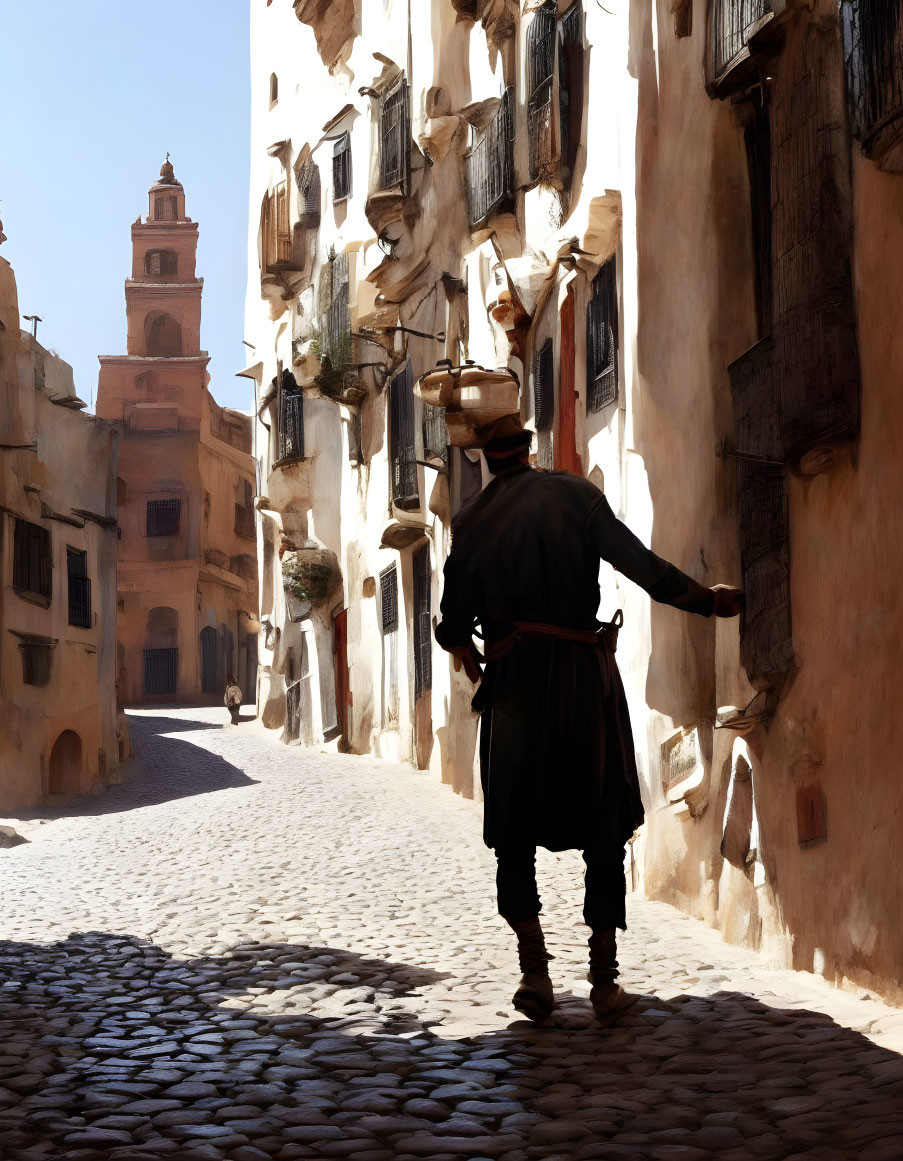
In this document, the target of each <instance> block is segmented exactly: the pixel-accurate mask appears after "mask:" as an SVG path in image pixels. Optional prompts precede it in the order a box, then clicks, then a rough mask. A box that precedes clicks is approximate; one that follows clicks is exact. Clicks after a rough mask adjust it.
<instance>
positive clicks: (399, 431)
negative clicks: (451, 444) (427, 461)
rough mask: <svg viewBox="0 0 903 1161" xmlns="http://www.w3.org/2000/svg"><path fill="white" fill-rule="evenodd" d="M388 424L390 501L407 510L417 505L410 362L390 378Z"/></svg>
mask: <svg viewBox="0 0 903 1161" xmlns="http://www.w3.org/2000/svg"><path fill="white" fill-rule="evenodd" d="M389 423H390V427H389V451H390V455H391V457H392V503H393V504H395V505H396V507H398V508H402V509H404V510H405V511H411V510H412V509H416V508H419V507H420V493H419V490H418V487H417V449H416V444H415V440H414V378H413V373H412V371H411V364H410V363H407V364H406V366H405V367H404V369H403V370H401V371H399V372H398V374H397V375H395V376H394V377H393V379H392V381H391V384H390V386H389Z"/></svg>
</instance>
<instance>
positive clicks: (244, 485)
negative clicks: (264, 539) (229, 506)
mask: <svg viewBox="0 0 903 1161" xmlns="http://www.w3.org/2000/svg"><path fill="white" fill-rule="evenodd" d="M236 492H237V495H236V500H235V524H234V530H235V535H236V536H243V537H244V538H245V539H246V540H254V538H255V537H256V535H257V529H256V527H255V524H254V492H253V489H252V488H251V483H250V481H249V480H239V481H238V488H237V489H236Z"/></svg>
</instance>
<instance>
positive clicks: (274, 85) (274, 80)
mask: <svg viewBox="0 0 903 1161" xmlns="http://www.w3.org/2000/svg"><path fill="white" fill-rule="evenodd" d="M278 100H279V78H278V77H277V76H276V74H275V73H270V108H271V109H272V107H273V106H274V105H275V104H276V102H277V101H278Z"/></svg>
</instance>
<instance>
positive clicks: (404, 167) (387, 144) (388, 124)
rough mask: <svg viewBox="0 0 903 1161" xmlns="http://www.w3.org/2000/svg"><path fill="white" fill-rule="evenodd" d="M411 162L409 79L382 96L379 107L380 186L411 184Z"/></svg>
mask: <svg viewBox="0 0 903 1161" xmlns="http://www.w3.org/2000/svg"><path fill="white" fill-rule="evenodd" d="M410 166H411V114H410V109H409V100H408V84H407V81H405V80H401V81H400V82H399V83H398V84H397V85H396V86H395V87H394V88H393V89H390V90H389V92H388V93H386V94H385V96H384V97H383V98H382V101H381V103H380V108H379V186H380V189H388V188H389V187H390V186H393V185H402V184H407V180H408V176H409V172H410Z"/></svg>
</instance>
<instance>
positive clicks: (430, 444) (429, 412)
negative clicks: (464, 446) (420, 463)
mask: <svg viewBox="0 0 903 1161" xmlns="http://www.w3.org/2000/svg"><path fill="white" fill-rule="evenodd" d="M423 456H424V459H427V460H428V459H430V458H431V457H432V458H434V459H440V460H442V462H443V463H447V462H448V427H447V426H446V423H445V408H444V407H434V406H433V404H432V403H424V404H423Z"/></svg>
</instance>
